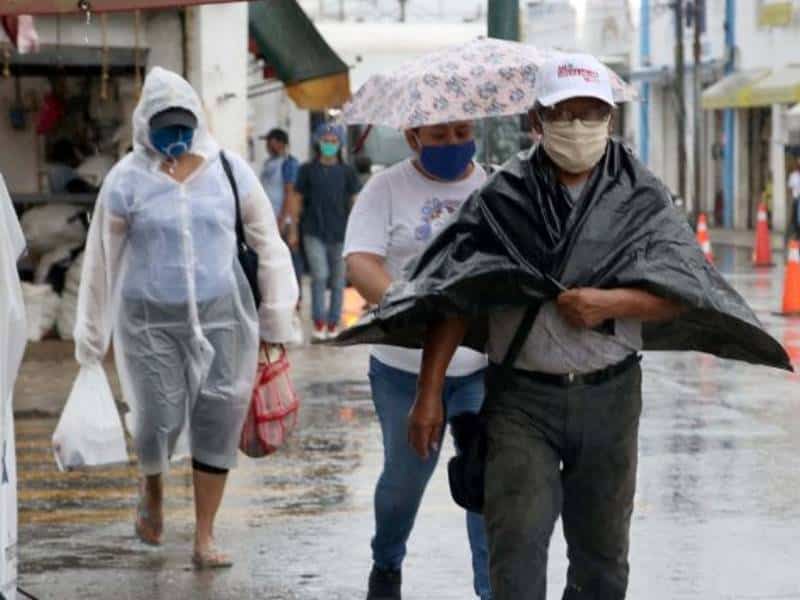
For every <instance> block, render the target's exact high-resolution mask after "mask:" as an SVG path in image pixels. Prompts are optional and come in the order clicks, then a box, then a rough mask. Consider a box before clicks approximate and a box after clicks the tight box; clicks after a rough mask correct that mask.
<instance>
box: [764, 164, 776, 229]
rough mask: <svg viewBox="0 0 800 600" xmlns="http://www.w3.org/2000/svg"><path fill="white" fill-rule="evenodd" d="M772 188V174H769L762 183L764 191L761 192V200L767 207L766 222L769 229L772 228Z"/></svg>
mask: <svg viewBox="0 0 800 600" xmlns="http://www.w3.org/2000/svg"><path fill="white" fill-rule="evenodd" d="M772 188H773V186H772V175H769V176H768V177H767V183H766V184H764V191H763V192H761V202H762V203H763V204H764V206H765V207H766V209H767V223H769V228H770V229H772Z"/></svg>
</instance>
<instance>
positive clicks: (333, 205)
mask: <svg viewBox="0 0 800 600" xmlns="http://www.w3.org/2000/svg"><path fill="white" fill-rule="evenodd" d="M343 141H344V130H343V129H342V128H341V127H338V126H334V125H330V124H327V123H323V124H321V125H320V126H319V127H317V129H316V130H315V132H314V144H315V153H316V156H315V157H314V159H313V160H311V161H310V162H307V163H305V164H303V165H302V166H301V167H300V171H299V172H298V174H297V182H296V184H295V192H296V193H297V202H296V205H295V206H296V213H295V215H293V217H294V218H295V219H297V218H298V217H299V218H300V228H301V230H302V232H303V246H304V248H305V251H306V260H307V261H308V267H309V269H310V271H311V317H312V320H313V322H314V329H313V332H312V340H313V341H321V340H325V339H328V338H329V337H334V336H336V334H337V333H338V327H339V321H340V319H341V316H342V302H343V297H344V285H345V273H344V259H343V258H342V247H343V244H344V234H345V228H346V227H347V217H348V215H349V214H350V208H351V207H352V205H353V202H354V201H355V196H356V194H357V193H358V192H359V190H360V189H361V185H360V183H359V180H358V174H357V173H356V172H355V170H354V169H353V168H352V167H351V166H350V165H347V164H345V163H344V162H343V161H342V143H343ZM326 289H330V292H331V295H330V301H329V303H328V305H327V306H326V303H325V292H326Z"/></svg>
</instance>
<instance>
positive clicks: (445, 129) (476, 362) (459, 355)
mask: <svg viewBox="0 0 800 600" xmlns="http://www.w3.org/2000/svg"><path fill="white" fill-rule="evenodd" d="M405 135H406V141H407V142H408V145H409V146H410V147H411V149H412V150H413V151H414V157H413V158H410V159H408V160H406V161H404V162H401V163H399V164H397V165H395V166H393V167H391V168H389V169H387V170H385V171H383V172H381V173H379V174H377V175H375V176H374V177H373V178H372V179H371V180H370V181H369V182H368V183H367V185H366V187H365V188H364V190H363V191H362V193H361V195H360V196H359V199H358V201H357V202H356V204H355V207H354V209H353V212H352V214H351V216H350V221H349V223H348V227H347V235H346V238H345V249H344V254H345V258H346V262H347V273H348V276H349V278H350V281H351V282H352V283H353V285H354V286H355V287H356V289H358V291H359V292H360V293H361V295H362V296H363V297H364V298H365V299H366V300H367V301H368V302H370V303H373V304H377V303H378V302H380V300H381V298H382V297H383V295H384V293H385V292H386V290H387V288H388V287H389V285H390V284H391V282H392V280H394V279H396V278H398V277H399V276H400V275H401V270H402V267H403V265H404V264H405V262H406V261H407V260H408V259H410V258H412V257H413V256H415V255H416V254H417V253H419V252H420V251H421V250H422V249H423V248H424V247H425V245H426V244H427V243H428V241H429V240H431V239H432V238H433V236H434V235H435V234H436V232H437V231H438V230H439V229H441V227H442V226H443V225H444V224H445V223H446V222H447V221H448V220H449V219H450V217H451V216H453V215H454V214H455V213H456V211H457V210H458V208H459V206H460V205H461V203H462V202H463V201H464V200H465V199H466V198H467V197H468V196H469V195H470V194H471V193H472V192H473V191H474V190H476V189H477V188H478V187H479V186H480V185H481V184H482V183H483V182H484V181H485V179H486V174H485V173H484V171H483V169H482V168H481V167H480V166H479V165H478V164H476V163H475V162H474V161H473V156H474V154H475V139H474V126H473V123H472V122H471V121H457V122H453V123H442V124H439V125H432V126H423V127H415V128H412V129H408V130H407V131H406V132H405ZM421 359H422V352H421V351H420V350H409V349H405V348H396V347H391V346H381V347H375V348H373V350H372V356H371V358H370V367H369V378H370V383H371V386H372V397H373V401H374V403H375V409H376V411H377V413H378V418H379V420H380V424H381V431H382V433H383V444H384V466H383V473H382V474H381V476H380V479H379V480H378V484H377V488H376V490H375V525H376V530H375V536H374V538H373V540H372V554H373V563H374V564H373V568H372V572H371V574H370V578H369V593H368V596H367V598H368V600H379V599H395V598H400V585H401V567H402V563H403V558H404V557H405V554H406V542H407V540H408V537H409V535H410V534H411V529H412V527H413V526H414V520H415V517H416V514H417V510H418V508H419V506H420V502H421V500H422V495H423V493H424V491H425V487H426V486H427V483H428V480H429V479H430V477H431V475H432V473H433V471H434V468H435V467H436V463H437V460H438V454H439V453H438V451H437V452H436V453H435V454H434V455H433V456H430V457H428V459H427V460H422V459H420V458H419V457H418V456H417V455H416V454H415V453H414V451H413V450H412V448H411V446H409V444H408V438H407V432H406V419H407V416H408V413H409V411H410V409H411V406H412V405H413V403H414V398H415V394H416V389H417V378H418V375H419V368H420V362H421ZM485 368H486V358H485V357H484V356H483V355H482V354H478V353H477V352H475V351H473V350H469V349H466V348H462V349H459V350H458V351H457V352H456V356H455V358H454V359H453V363H452V366H451V368H450V369H449V371H448V378H447V382H446V384H445V386H444V389H443V390H442V395H443V398H444V403H445V406H446V409H447V415H448V418H452V417H454V416H456V415H458V414H462V413H468V412H469V413H476V412H478V411H479V410H480V408H481V404H482V402H483V386H484V383H483V371H484V369H485ZM467 532H468V535H469V542H470V547H471V549H472V566H473V572H474V588H475V593H476V594H477V595H478V596H479V597H480V598H482V599H483V600H487V599H489V598H491V590H490V586H489V573H488V551H487V545H486V535H485V532H484V525H483V519H482V518H481V516H480V515H478V514H475V513H468V514H467Z"/></svg>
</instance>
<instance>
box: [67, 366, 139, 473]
mask: <svg viewBox="0 0 800 600" xmlns="http://www.w3.org/2000/svg"><path fill="white" fill-rule="evenodd" d="M53 451H54V452H55V457H56V464H57V465H58V468H59V470H61V471H63V470H64V469H70V468H73V467H82V466H96V465H108V464H112V463H121V462H127V461H128V452H127V450H126V448H125V433H124V431H123V429H122V421H121V420H120V418H119V413H118V412H117V407H116V405H115V404H114V397H113V396H112V394H111V388H110V387H109V385H108V379H106V374H105V371H103V366H102V365H99V364H97V365H90V366H84V367H81V370H80V372H79V373H78V377H77V378H76V379H75V383H74V384H73V386H72V391H71V392H70V394H69V398H68V399H67V404H66V406H64V410H63V411H62V412H61V419H59V421H58V426H57V427H56V431H55V433H54V434H53Z"/></svg>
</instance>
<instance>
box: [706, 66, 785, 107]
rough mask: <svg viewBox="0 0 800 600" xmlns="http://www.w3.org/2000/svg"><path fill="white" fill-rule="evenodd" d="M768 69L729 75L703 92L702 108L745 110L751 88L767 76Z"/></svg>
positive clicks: (748, 104)
mask: <svg viewBox="0 0 800 600" xmlns="http://www.w3.org/2000/svg"><path fill="white" fill-rule="evenodd" d="M769 73H770V70H769V69H754V70H752V71H740V72H738V73H731V74H730V75H727V76H725V77H723V78H722V79H720V80H719V81H718V82H716V83H715V84H714V85H712V86H711V87H709V88H707V89H706V90H705V91H704V92H703V99H702V102H703V108H704V109H706V110H718V109H725V108H747V107H748V106H753V105H752V104H751V103H750V94H751V93H752V89H753V86H754V85H755V84H756V83H758V82H759V81H761V80H762V79H765V78H766V77H768V76H769Z"/></svg>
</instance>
